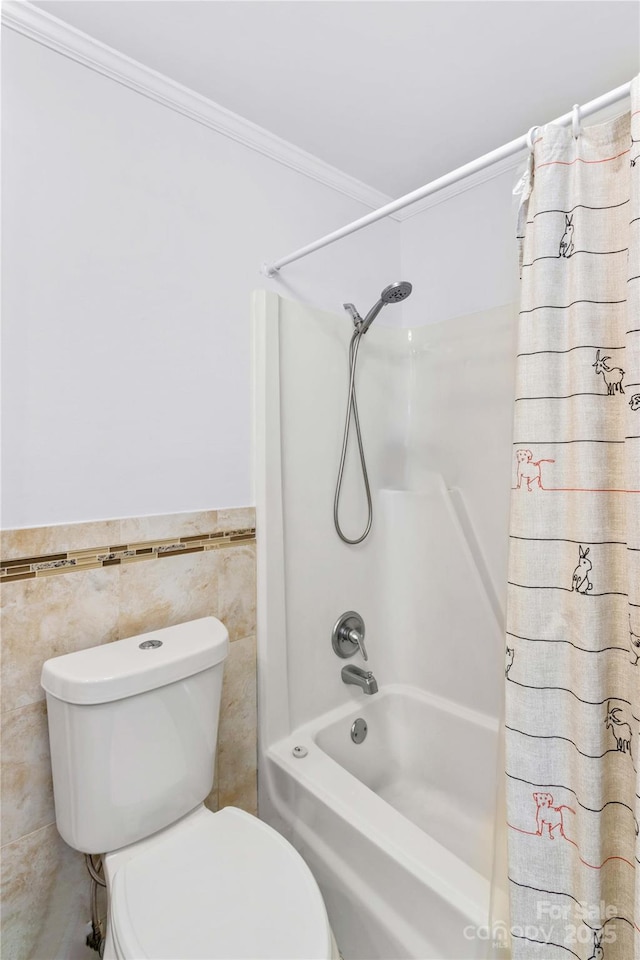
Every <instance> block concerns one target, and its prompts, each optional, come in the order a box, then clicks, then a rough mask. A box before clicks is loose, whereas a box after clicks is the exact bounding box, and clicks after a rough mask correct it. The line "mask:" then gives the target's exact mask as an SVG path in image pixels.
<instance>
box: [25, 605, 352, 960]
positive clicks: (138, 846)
mask: <svg viewBox="0 0 640 960" xmlns="http://www.w3.org/2000/svg"><path fill="white" fill-rule="evenodd" d="M228 648H229V638H228V633H227V630H226V628H225V627H224V625H223V624H222V623H220V621H219V620H216V619H215V618H214V617H204V618H202V619H199V620H192V621H190V622H189V623H183V624H180V625H179V626H174V627H167V628H166V629H163V630H156V631H154V632H153V633H147V634H144V635H143V636H138V637H130V638H129V639H126V640H118V641H115V642H113V643H108V644H104V645H102V646H98V647H92V648H90V649H88V650H81V651H78V652H77V653H71V654H67V655H65V656H62V657H56V658H54V659H52V660H48V661H47V662H46V663H45V664H44V666H43V669H42V680H41V683H42V686H43V688H44V690H45V692H46V696H47V712H48V716H49V739H50V743H51V764H52V768H53V786H54V796H55V808H56V821H57V825H58V830H59V832H60V834H61V836H62V838H63V840H65V841H66V842H67V843H68V844H69V846H71V847H73V848H75V849H76V850H80V851H81V852H83V853H94V854H95V853H100V854H102V855H103V862H104V866H105V876H106V881H107V890H108V896H109V915H108V923H107V937H106V944H105V950H104V958H105V960H142V958H151V960H177V958H180V960H236V958H238V960H240V958H244V960H262V958H264V960H289V958H291V960H301V958H304V960H316V958H318V960H337V958H338V957H339V953H338V950H337V947H336V945H335V941H334V939H333V935H332V933H331V928H330V926H329V921H328V918H327V912H326V909H325V905H324V902H323V899H322V895H321V893H320V890H319V888H318V885H317V884H316V881H315V879H314V878H313V875H312V874H311V871H310V870H309V868H308V867H307V865H306V863H305V862H304V860H303V859H302V857H301V856H300V855H299V854H298V852H297V851H296V850H294V848H293V847H292V846H291V844H289V843H288V842H287V841H286V840H285V839H284V838H283V837H282V836H281V835H280V834H279V833H277V832H276V831H275V830H274V829H273V828H272V827H270V826H268V825H267V824H266V823H263V822H262V821H261V820H258V819H257V818H256V817H253V816H251V815H250V814H248V813H245V812H244V811H243V810H238V809H236V808H235V807H225V808H224V809H222V810H220V811H218V812H217V813H211V811H209V810H208V809H207V808H206V807H205V806H204V803H203V801H204V799H205V797H206V796H207V795H208V793H209V791H210V789H211V785H212V782H213V774H214V762H215V753H216V741H217V732H218V716H219V710H220V694H221V689H222V672H223V665H224V660H225V658H226V656H227V652H228Z"/></svg>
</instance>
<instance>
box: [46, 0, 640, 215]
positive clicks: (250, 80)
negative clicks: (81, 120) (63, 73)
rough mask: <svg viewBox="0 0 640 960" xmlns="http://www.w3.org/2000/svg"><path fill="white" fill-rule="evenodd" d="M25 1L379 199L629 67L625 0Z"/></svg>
mask: <svg viewBox="0 0 640 960" xmlns="http://www.w3.org/2000/svg"><path fill="white" fill-rule="evenodd" d="M37 6H40V7H42V8H43V9H44V10H46V11H47V12H48V13H51V14H53V15H54V16H56V17H60V18H61V19H62V20H66V21H67V22H68V23H70V24H72V25H73V26H75V27H77V28H78V29H80V30H83V31H85V32H86V33H88V34H90V35H91V36H92V37H95V38H96V39H98V40H101V41H102V42H103V43H106V44H108V45H109V46H111V47H115V48H116V49H117V50H120V51H121V52H123V53H125V54H127V55H129V56H130V57H133V58H134V59H135V60H139V61H140V62H141V63H144V64H146V65H147V66H150V67H153V68H154V69H155V70H158V71H160V72H161V73H164V74H166V75H167V76H169V77H171V78H172V79H174V80H177V81H178V82H179V83H182V84H184V85H185V86H187V87H191V88H192V89H193V90H196V91H197V92H198V93H200V94H203V95H205V96H206V97H209V98H210V99H212V100H214V101H216V102H217V103H219V104H221V105H222V106H224V107H226V108H227V109H229V110H233V111H234V112H236V113H238V114H240V115H241V116H243V117H246V118H247V119H249V120H251V121H253V122H254V123H257V124H259V125H260V126H262V127H265V128H266V129H268V130H270V131H272V132H273V133H276V134H277V135H278V136H280V137H283V138H284V139H285V140H289V141H290V142H291V143H294V144H296V145H297V146H298V147H301V148H303V149H304V150H307V151H309V152H310V153H313V154H315V155H316V156H318V157H320V158H321V159H323V160H325V161H327V162H328V163H331V164H333V165H334V166H336V167H338V168H339V169H341V170H344V171H345V172H347V173H349V174H351V175H352V176H354V177H357V178H358V179H360V180H362V181H363V182H365V183H367V184H369V185H370V186H373V187H376V188H378V189H379V190H382V191H384V192H385V193H387V194H390V195H392V196H399V195H400V194H402V193H405V192H407V191H409V190H413V189H415V188H416V187H418V186H420V185H421V184H423V183H425V182H427V181H429V180H431V179H433V178H434V177H437V176H440V175H441V174H443V173H446V172H447V171H448V170H450V169H452V168H454V167H457V166H459V165H460V164H462V163H465V162H467V161H468V160H472V159H474V158H475V157H477V156H480V155H481V154H483V153H485V152H487V151H489V150H492V149H493V148H494V147H497V146H499V145H500V144H502V143H504V142H506V141H508V140H512V139H513V138H515V137H517V136H520V135H521V134H522V133H525V132H526V131H527V130H528V129H529V127H531V126H532V125H533V124H542V123H545V122H546V121H548V120H551V119H553V118H554V117H556V116H558V115H560V114H562V113H566V112H567V111H568V110H569V109H570V108H571V106H572V104H573V103H575V102H576V101H578V102H581V103H584V102H586V101H587V100H590V99H592V98H594V97H596V96H599V95H600V94H601V93H605V92H607V91H608V90H610V89H611V88H613V87H616V86H618V85H619V84H621V83H624V82H625V81H626V80H629V79H631V77H632V76H633V75H634V74H636V73H637V72H638V71H639V70H640V62H639V44H640V5H639V4H638V3H637V2H634V0H584V2H583V0H546V2H545V0H258V2H255V0H118V2H116V0H46V2H40V3H38V4H37Z"/></svg>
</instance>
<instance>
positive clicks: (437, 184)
mask: <svg viewBox="0 0 640 960" xmlns="http://www.w3.org/2000/svg"><path fill="white" fill-rule="evenodd" d="M630 92H631V82H629V83H623V84H622V86H620V87H616V88H615V90H611V91H609V93H605V94H604V95H603V96H602V97H597V99H595V100H590V101H589V103H586V104H585V105H584V106H583V107H579V108H578V109H577V111H576V108H574V109H573V110H571V111H569V113H565V114H563V115H562V116H561V117H558V119H557V120H553V121H552V123H555V124H557V125H558V126H563V127H567V126H569V124H570V123H572V122H575V120H576V117H578V118H583V117H588V116H590V115H591V114H594V113H598V111H599V110H604V109H605V107H610V106H611V105H612V104H614V103H618V101H620V100H624V99H625V97H628V96H629V94H630ZM535 129H536V128H535V127H532V130H535ZM532 130H530V131H529V133H528V134H525V135H524V136H522V137H518V139H517V140H511V142H510V143H505V144H504V146H502V147H498V149H497V150H492V151H491V153H485V154H484V155H483V156H482V157H478V159H477V160H472V161H471V163H465V164H464V166H462V167H458V168H457V170H452V171H451V173H447V174H445V175H444V176H443V177H438V179H437V180H432V181H431V183H427V184H425V186H424V187H419V188H418V189H417V190H413V191H412V192H411V193H407V194H405V195H404V196H403V197H399V198H398V199H397V200H393V201H392V202H391V203H387V204H385V206H384V207H379V208H378V209H377V210H373V211H372V212H371V213H367V214H366V216H364V217H360V219H359V220H354V221H353V222H352V223H348V224H347V225H346V226H344V227H340V229H339V230H334V231H333V233H328V234H327V235H326V237H321V238H320V240H315V241H314V242H313V243H309V244H307V246H306V247H301V248H300V249H299V250H295V251H294V252H293V253H290V254H289V255H288V256H287V257H281V258H280V259H279V260H275V261H274V262H273V263H263V264H262V267H261V272H262V273H263V274H264V275H265V276H266V277H275V276H277V274H278V272H279V271H280V270H281V269H282V267H286V265H287V264H288V263H293V262H294V260H300V259H302V257H306V256H308V254H310V253H314V252H315V251H316V250H320V249H321V248H322V247H327V246H329V244H330V243H335V242H336V240H341V239H342V238H343V237H348V236H349V234H350V233H355V232H356V231H357V230H362V228H363V227H368V226H369V224H370V223H375V222H376V221H377V220H383V219H384V217H388V216H389V215H390V214H392V213H395V212H396V210H402V209H403V208H404V207H408V206H410V205H411V204H412V203H416V202H417V201H418V200H423V199H424V198H425V197H429V196H431V194H433V193H437V192H438V190H443V189H444V187H448V186H450V184H452V183H458V181H459V180H464V179H465V177H470V176H471V175H472V174H474V173H477V172H478V171H479V170H483V169H484V168H485V167H490V166H491V165H492V164H494V163H498V161H500V160H504V159H506V158H507V157H511V156H513V155H514V154H516V153H519V152H520V151H521V150H525V149H529V135H530V134H531V132H532Z"/></svg>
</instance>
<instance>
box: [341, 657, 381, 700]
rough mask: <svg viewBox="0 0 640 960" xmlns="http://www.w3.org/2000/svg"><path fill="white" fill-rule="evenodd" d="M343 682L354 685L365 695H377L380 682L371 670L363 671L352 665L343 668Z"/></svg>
mask: <svg viewBox="0 0 640 960" xmlns="http://www.w3.org/2000/svg"><path fill="white" fill-rule="evenodd" d="M342 682H343V683H353V684H355V685H356V687H360V688H361V690H362V691H363V692H364V693H377V692H378V682H377V680H376V678H375V677H374V675H373V674H372V673H371V671H370V670H361V669H360V667H354V666H352V665H351V664H349V666H347V667H343V668H342Z"/></svg>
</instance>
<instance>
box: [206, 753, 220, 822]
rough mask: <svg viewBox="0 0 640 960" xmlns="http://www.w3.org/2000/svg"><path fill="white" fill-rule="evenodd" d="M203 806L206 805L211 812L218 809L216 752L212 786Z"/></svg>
mask: <svg viewBox="0 0 640 960" xmlns="http://www.w3.org/2000/svg"><path fill="white" fill-rule="evenodd" d="M204 805H205V807H208V808H209V810H211V811H212V813H215V812H216V810H217V809H218V754H217V753H216V764H215V769H214V772H213V786H212V787H211V790H210V791H209V796H208V797H206V798H205V801H204Z"/></svg>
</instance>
